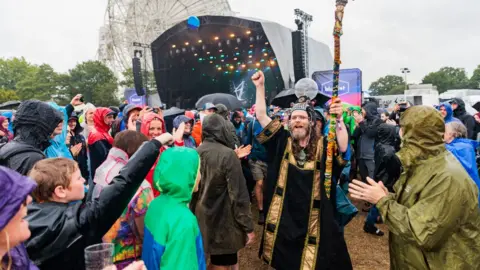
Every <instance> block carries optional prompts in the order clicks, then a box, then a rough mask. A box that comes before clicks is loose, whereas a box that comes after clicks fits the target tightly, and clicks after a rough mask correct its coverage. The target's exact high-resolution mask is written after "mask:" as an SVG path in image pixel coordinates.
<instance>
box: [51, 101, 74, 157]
mask: <svg viewBox="0 0 480 270" xmlns="http://www.w3.org/2000/svg"><path fill="white" fill-rule="evenodd" d="M48 104H49V105H50V106H52V107H53V108H55V109H56V110H58V111H59V112H61V113H62V114H63V126H62V133H61V134H59V135H57V136H55V138H53V139H50V143H51V145H50V146H49V147H48V148H47V149H45V155H46V156H47V158H60V157H63V158H69V159H73V157H72V153H70V150H69V149H68V147H67V144H66V139H67V132H68V115H67V111H66V110H65V108H64V107H60V106H58V105H57V104H56V103H54V102H49V103H48Z"/></svg>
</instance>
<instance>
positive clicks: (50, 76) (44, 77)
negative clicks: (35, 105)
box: [17, 64, 59, 101]
mask: <svg viewBox="0 0 480 270" xmlns="http://www.w3.org/2000/svg"><path fill="white" fill-rule="evenodd" d="M58 78H59V75H58V74H57V73H56V72H55V70H53V68H52V67H51V66H50V65H47V64H43V65H40V66H38V67H35V69H34V71H33V72H30V73H29V74H28V75H27V76H25V77H24V78H23V79H22V80H21V81H19V82H18V83H17V94H18V96H19V97H20V99H21V100H27V99H38V100H42V101H48V100H52V97H55V96H56V95H57V93H58V83H59V82H58Z"/></svg>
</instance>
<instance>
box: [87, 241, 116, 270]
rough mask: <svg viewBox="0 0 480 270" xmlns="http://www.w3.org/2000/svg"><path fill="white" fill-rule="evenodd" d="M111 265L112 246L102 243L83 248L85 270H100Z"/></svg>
mask: <svg viewBox="0 0 480 270" xmlns="http://www.w3.org/2000/svg"><path fill="white" fill-rule="evenodd" d="M112 265H113V244H111V243H103V244H96V245H92V246H88V247H87V248H85V269H86V270H102V269H104V268H105V267H108V266H112Z"/></svg>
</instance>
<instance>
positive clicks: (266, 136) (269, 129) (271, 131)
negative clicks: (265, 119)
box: [257, 119, 283, 144]
mask: <svg viewBox="0 0 480 270" xmlns="http://www.w3.org/2000/svg"><path fill="white" fill-rule="evenodd" d="M282 128H283V125H282V122H280V120H279V119H274V120H272V121H271V122H270V123H269V124H268V125H267V126H266V127H265V128H264V129H263V130H262V132H260V134H258V135H257V140H258V142H259V143H260V144H263V143H265V142H266V141H268V140H270V139H271V138H272V137H273V136H274V135H275V134H276V133H277V132H278V131H279V130H280V129H282Z"/></svg>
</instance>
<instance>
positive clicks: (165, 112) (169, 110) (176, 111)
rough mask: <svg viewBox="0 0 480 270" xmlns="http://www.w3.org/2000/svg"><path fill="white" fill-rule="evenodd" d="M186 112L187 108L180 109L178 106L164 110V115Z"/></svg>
mask: <svg viewBox="0 0 480 270" xmlns="http://www.w3.org/2000/svg"><path fill="white" fill-rule="evenodd" d="M184 113H185V110H183V109H179V108H177V107H171V108H170V109H168V110H165V111H163V117H167V116H177V115H180V114H184Z"/></svg>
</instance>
